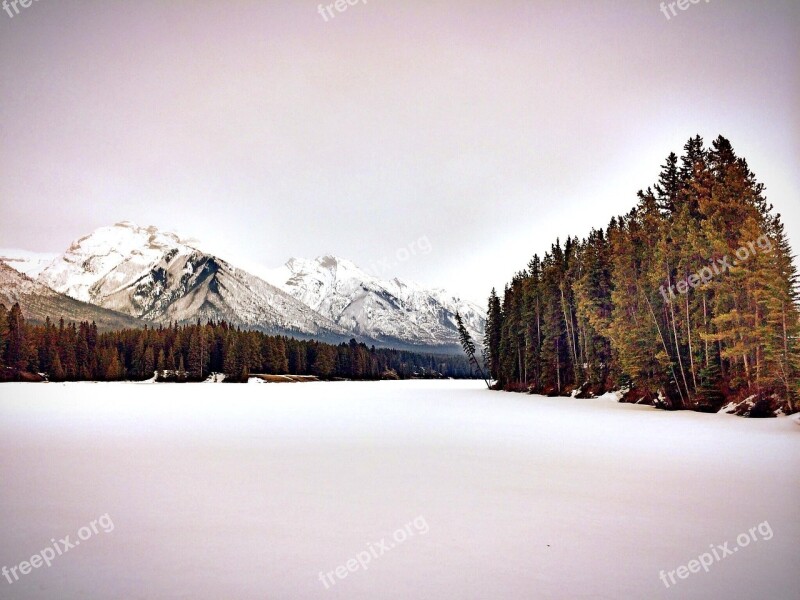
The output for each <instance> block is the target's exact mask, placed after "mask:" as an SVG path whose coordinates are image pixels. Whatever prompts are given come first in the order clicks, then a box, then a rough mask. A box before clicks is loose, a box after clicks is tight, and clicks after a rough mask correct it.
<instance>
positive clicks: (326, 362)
mask: <svg viewBox="0 0 800 600" xmlns="http://www.w3.org/2000/svg"><path fill="white" fill-rule="evenodd" d="M156 372H157V373H158V378H159V380H163V381H178V382H185V381H202V380H204V379H206V378H207V377H208V376H209V375H210V374H211V373H225V374H226V375H227V377H226V379H225V381H227V382H246V381H247V380H248V377H249V376H250V374H251V373H254V374H255V373H258V374H270V375H314V376H317V377H319V378H321V379H334V378H344V379H357V380H376V379H408V378H442V377H453V378H467V377H471V376H472V375H471V369H470V365H469V363H468V362H467V359H466V358H465V357H461V356H449V355H436V354H421V353H414V352H407V351H401V350H390V349H385V348H377V349H376V348H375V347H371V348H369V347H367V346H366V345H365V344H363V343H357V342H356V341H355V340H351V341H350V343H349V344H344V343H342V344H340V345H338V346H334V345H331V344H325V343H322V342H316V341H303V340H297V339H294V338H290V337H286V336H270V335H266V334H263V333H260V332H255V331H242V330H240V329H238V328H233V327H230V326H229V325H228V324H226V323H224V322H223V323H207V324H205V325H202V324H199V323H198V324H196V325H181V326H178V325H171V326H164V327H157V328H148V327H145V328H144V329H124V330H119V331H112V332H105V333H99V332H98V330H97V326H96V325H95V324H94V323H87V322H83V323H79V324H75V323H65V322H64V319H61V320H60V321H59V323H58V324H57V325H56V324H54V323H52V322H51V321H50V320H49V319H47V321H46V322H45V324H44V325H31V324H29V323H26V322H25V319H24V317H23V315H22V311H21V309H20V307H19V305H18V304H15V305H14V306H12V307H11V310H10V311H9V310H7V309H6V308H5V307H4V306H3V305H2V304H0V381H3V380H4V381H20V380H21V381H31V380H38V379H39V378H38V377H37V375H38V374H43V375H44V376H46V378H47V379H48V380H50V381H121V380H133V381H141V380H146V379H150V378H152V377H153V376H154V374H156Z"/></svg>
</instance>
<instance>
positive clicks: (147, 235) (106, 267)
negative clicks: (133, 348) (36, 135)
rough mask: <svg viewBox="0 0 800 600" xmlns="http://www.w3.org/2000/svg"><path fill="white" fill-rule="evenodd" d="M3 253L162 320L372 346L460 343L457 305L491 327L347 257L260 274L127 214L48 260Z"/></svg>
mask: <svg viewBox="0 0 800 600" xmlns="http://www.w3.org/2000/svg"><path fill="white" fill-rule="evenodd" d="M6 254H8V257H7V259H6V260H7V262H8V264H9V265H10V266H12V267H15V268H16V269H18V270H20V271H23V272H28V273H31V274H32V275H36V274H37V273H38V277H37V282H39V283H38V284H39V285H40V286H41V287H40V288H38V289H39V291H40V292H41V293H42V294H43V295H47V294H48V293H53V294H54V293H56V292H58V293H59V294H63V295H65V296H68V297H70V298H72V299H75V300H77V301H80V302H85V303H89V304H91V305H95V306H98V307H102V308H105V309H108V310H110V311H116V312H117V313H120V314H121V316H125V317H128V318H133V319H143V320H146V321H152V322H157V323H167V322H169V321H176V322H178V323H192V322H195V321H197V320H198V319H200V320H201V321H205V320H208V319H212V320H216V321H219V320H225V321H227V322H228V323H231V324H233V325H238V326H241V327H246V328H250V329H258V330H261V331H265V332H268V333H290V334H294V335H299V336H301V337H303V336H304V337H314V338H318V339H322V340H325V341H340V340H348V339H350V338H351V337H355V338H357V339H358V340H360V341H364V342H366V343H368V344H370V343H375V344H378V345H387V346H388V345H390V346H395V347H398V348H409V347H412V348H415V349H422V348H425V349H433V348H439V349H442V350H445V349H446V350H450V349H452V348H454V347H457V345H458V331H457V328H456V324H455V313H456V311H458V312H460V313H461V315H462V317H463V318H464V322H465V324H466V325H467V328H468V329H469V330H470V333H472V335H473V337H474V338H475V339H476V341H479V340H480V339H481V338H482V336H483V330H484V327H485V315H484V313H483V311H482V310H481V309H480V308H479V307H478V306H476V305H474V304H471V303H468V302H465V301H462V300H460V299H458V298H456V297H453V296H452V295H449V294H447V293H446V292H445V291H444V290H429V289H426V288H424V287H422V286H420V285H417V284H415V283H411V282H407V281H402V280H400V279H392V280H389V281H385V280H381V279H378V278H377V277H374V276H372V275H369V274H367V273H366V272H365V271H363V270H361V269H359V268H358V267H357V266H356V265H354V264H353V263H352V262H350V261H347V260H343V259H340V258H336V257H333V256H324V257H321V258H318V259H316V260H304V259H297V258H295V259H291V260H290V261H289V262H287V263H286V264H285V265H284V266H283V267H281V268H279V269H275V270H271V271H267V272H265V273H264V275H263V276H262V277H257V276H255V275H253V274H251V273H250V272H247V271H245V270H242V269H239V268H236V267H234V266H233V265H231V264H230V263H228V262H226V261H225V260H223V259H221V258H219V257H217V256H215V255H214V254H212V253H210V252H207V251H203V250H201V249H200V246H199V245H198V243H196V242H193V241H192V242H190V241H186V240H182V239H181V238H179V237H178V236H177V235H175V234H173V233H164V232H162V231H159V230H158V229H156V228H155V227H139V226H137V225H135V224H133V223H129V222H122V223H117V224H116V225H113V226H111V227H102V228H100V229H98V230H96V231H95V232H93V233H91V234H90V235H87V236H85V237H82V238H80V239H78V240H77V241H75V242H73V244H72V245H71V246H70V247H69V248H68V249H67V251H66V252H65V253H64V254H62V255H60V256H57V257H55V258H54V259H52V261H50V262H49V264H48V262H47V260H48V259H49V258H50V257H47V256H46V255H37V254H33V253H22V252H19V251H8V252H6ZM259 274H261V273H259ZM29 281H30V280H29ZM33 283H34V282H33V281H30V284H33ZM0 285H2V282H0ZM45 286H46V287H45ZM48 288H49V290H50V292H46V291H44V290H47V289H48ZM52 290H55V292H52ZM31 293H33V292H31Z"/></svg>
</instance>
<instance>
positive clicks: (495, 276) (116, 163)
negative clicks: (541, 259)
mask: <svg viewBox="0 0 800 600" xmlns="http://www.w3.org/2000/svg"><path fill="white" fill-rule="evenodd" d="M334 14H335V15H336V16H335V17H334V18H333V19H331V18H330V16H328V17H327V19H328V20H327V21H326V20H325V19H324V18H323V16H322V15H321V14H320V13H319V12H318V2H317V1H316V0H315V1H311V0H281V1H270V2H255V1H245V0H242V1H236V2H233V1H215V2H206V1H200V0H192V1H189V0H185V1H178V0H173V1H170V2H167V1H166V0H165V1H163V2H154V1H147V0H144V1H142V0H139V1H137V2H131V1H125V2H122V1H118V0H102V1H100V0H98V1H92V2H89V1H85V2H81V1H56V0H39V1H38V2H35V3H33V4H32V5H31V6H30V7H28V8H22V7H20V14H18V15H15V16H14V17H13V18H10V17H9V16H8V15H7V14H6V13H5V12H0V55H1V56H2V64H1V65H0V98H1V100H0V128H1V129H0V139H1V140H2V142H0V247H15V248H25V249H28V250H37V251H52V252H60V251H63V250H64V249H65V248H66V247H67V245H68V244H69V242H70V241H71V240H73V239H75V238H77V237H79V236H81V235H84V234H86V233H88V232H90V231H92V230H93V229H95V228H97V227H101V226H104V225H110V224H112V223H114V222H117V221H120V220H130V221H134V222H136V223H139V224H141V225H151V224H152V225H156V226H158V227H160V228H163V229H166V230H172V231H176V232H178V233H179V234H182V235H184V236H187V237H194V238H198V239H200V240H202V241H204V242H205V244H206V246H208V247H210V248H212V249H214V250H215V251H216V252H217V253H218V254H219V255H220V256H222V257H223V258H227V259H229V260H231V261H232V262H234V263H237V262H238V263H242V264H246V263H260V264H263V265H266V266H277V265H279V264H281V263H283V262H284V261H285V260H286V259H287V258H289V257H291V256H305V257H314V256H318V255H323V254H336V255H339V256H342V257H346V258H350V259H351V260H353V261H354V262H356V263H357V264H360V265H362V266H363V267H367V268H370V267H371V269H372V270H373V271H375V272H378V274H380V275H382V276H395V275H397V276H400V277H405V278H410V279H414V280H417V281H420V282H421V283H424V284H428V285H432V286H436V287H445V288H447V289H451V290H452V291H454V292H456V293H459V294H462V295H464V296H465V297H467V298H469V299H472V300H476V301H479V302H481V303H482V304H483V303H484V299H485V297H486V296H487V295H488V292H489V290H490V289H491V287H492V286H497V287H498V288H501V287H502V286H503V284H504V283H505V282H506V281H507V280H508V279H509V278H510V277H511V275H512V274H513V272H514V271H516V270H519V269H521V268H523V267H524V266H525V264H526V263H527V261H528V259H529V258H530V256H532V255H533V253H534V252H542V251H544V250H546V249H547V248H548V247H549V246H550V244H551V242H553V241H554V240H555V238H556V237H557V236H560V237H561V238H562V239H563V238H564V237H565V236H567V235H568V234H577V235H585V234H586V233H587V232H588V231H589V229H590V228H591V227H593V226H596V227H603V226H605V225H606V224H607V223H608V221H609V220H610V218H611V217H612V216H613V215H615V214H621V213H624V212H627V211H628V210H629V209H630V208H631V207H632V206H633V204H634V203H635V201H636V195H635V194H636V191H637V190H638V189H640V188H643V187H646V186H648V185H650V184H651V183H652V182H653V181H654V179H655V178H656V177H657V174H658V171H659V165H660V164H661V163H662V162H663V159H664V157H665V156H666V155H667V154H668V153H669V152H670V151H673V150H674V151H676V152H679V151H680V150H681V147H682V145H683V143H684V141H685V140H686V138H688V137H689V136H690V135H694V134H696V133H699V134H701V135H703V136H704V137H705V138H706V140H707V141H709V142H710V141H711V140H712V139H713V138H714V137H715V136H716V135H717V134H720V133H721V134H723V135H725V136H726V137H728V138H730V139H731V141H732V143H733V145H734V148H735V149H736V150H737V152H738V153H739V154H741V155H744V156H745V157H746V158H747V159H748V161H749V163H750V166H751V168H752V169H753V170H754V171H755V172H756V175H757V176H758V177H759V179H760V180H761V181H762V182H764V183H765V184H766V185H767V194H768V197H769V199H770V201H771V202H772V203H773V204H775V206H776V208H777V210H778V211H779V212H781V213H782V214H783V215H784V220H785V222H786V226H787V229H788V231H789V234H790V236H791V239H792V242H793V246H794V248H795V250H798V249H800V196H799V195H798V190H800V169H798V165H800V160H799V159H800V35H798V31H800V2H797V0H783V1H773V2H769V1H766V2H758V3H756V2H751V1H744V0H742V1H733V0H724V1H722V0H711V2H700V3H699V4H691V5H689V8H688V9H687V10H686V11H678V14H677V15H676V16H674V17H671V18H670V19H669V20H668V19H667V18H666V17H665V16H664V14H663V13H662V12H660V9H659V2H656V1H655V0H639V1H625V2H624V1H603V2H597V1H580V2H577V1H576V2H568V1H565V0H558V1H554V2H538V1H532V0H527V1H516V0H485V1H483V2H473V1H471V0H447V1H436V0H424V1H422V0H419V1H417V0H413V1H410V0H368V2H367V3H366V4H364V3H358V4H356V5H354V6H349V8H348V9H347V10H346V12H343V13H338V12H336V11H335V9H334ZM427 242H429V243H430V247H429V248H428V246H427ZM428 249H429V250H430V251H429V252H424V250H428ZM415 251H416V256H413V254H414V252H415ZM398 258H399V259H406V258H407V260H398ZM387 267H388V268H387Z"/></svg>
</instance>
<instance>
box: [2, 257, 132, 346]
mask: <svg viewBox="0 0 800 600" xmlns="http://www.w3.org/2000/svg"><path fill="white" fill-rule="evenodd" d="M15 302H19V305H20V307H21V308H22V314H23V315H24V316H25V318H26V319H30V320H31V321H34V322H37V323H41V322H44V320H45V319H46V318H47V317H50V319H51V320H52V321H54V322H58V320H59V319H60V318H61V317H64V319H65V320H68V321H78V322H79V321H94V322H95V323H97V327H98V328H99V329H101V330H111V329H122V328H133V327H141V326H142V325H143V323H142V322H141V321H139V320H137V319H134V318H132V317H129V316H127V315H122V314H119V313H116V312H114V311H111V310H107V309H105V308H101V307H99V306H94V305H92V304H88V303H86V302H81V301H80V300H75V299H74V298H70V297H69V296H66V295H64V294H59V293H58V292H56V291H54V290H51V289H50V288H48V287H47V286H45V285H43V284H41V283H39V282H37V281H34V280H32V279H31V278H30V277H28V276H27V275H24V274H22V273H20V272H19V271H17V270H16V269H13V268H11V267H9V266H8V265H7V264H6V263H5V262H3V261H0V304H4V305H5V307H6V308H11V306H12V305H13V304H14V303H15Z"/></svg>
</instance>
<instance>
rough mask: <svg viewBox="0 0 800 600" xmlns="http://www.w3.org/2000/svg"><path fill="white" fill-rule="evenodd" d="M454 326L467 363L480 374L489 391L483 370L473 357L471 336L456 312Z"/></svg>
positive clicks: (473, 347) (473, 343)
mask: <svg viewBox="0 0 800 600" xmlns="http://www.w3.org/2000/svg"><path fill="white" fill-rule="evenodd" d="M456 325H457V326H458V338H459V340H460V342H461V347H462V348H463V349H464V352H465V353H466V355H467V358H469V362H470V363H471V364H472V365H474V366H475V368H477V369H478V373H480V374H481V377H482V378H483V381H484V382H485V383H486V387H487V388H490V389H491V386H490V385H489V381H488V380H487V379H486V375H484V374H483V369H482V368H481V365H480V362H478V359H477V358H476V357H475V342H473V341H472V336H471V335H470V334H469V331H467V328H466V327H465V326H464V321H463V319H462V318H461V315H460V314H459V313H458V311H456Z"/></svg>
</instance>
